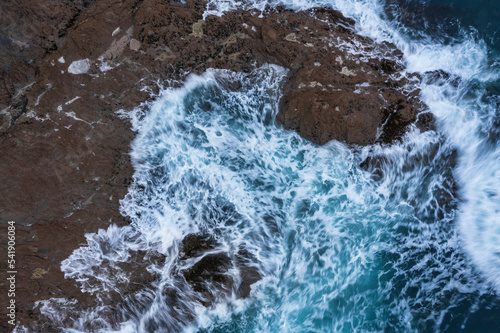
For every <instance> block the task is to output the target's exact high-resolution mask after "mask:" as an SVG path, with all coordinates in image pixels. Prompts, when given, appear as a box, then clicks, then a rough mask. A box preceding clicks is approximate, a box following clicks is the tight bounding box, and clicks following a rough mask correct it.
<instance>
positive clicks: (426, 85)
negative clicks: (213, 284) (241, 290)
mask: <svg viewBox="0 0 500 333" xmlns="http://www.w3.org/2000/svg"><path fill="white" fill-rule="evenodd" d="M266 4H272V5H277V4H284V5H286V6H288V7H291V8H293V9H304V8H309V7H311V6H313V5H328V6H332V7H333V8H336V9H339V10H340V11H341V12H343V13H344V15H346V16H349V17H352V18H354V19H355V21H356V28H357V30H358V32H359V33H361V34H363V35H367V36H370V37H372V38H374V39H376V40H378V41H382V40H389V41H391V42H393V43H395V44H396V45H397V46H398V47H399V48H400V49H401V50H403V52H404V55H405V61H406V63H407V66H408V69H407V70H408V72H419V73H421V74H422V75H423V76H424V82H423V83H422V85H421V90H422V93H421V96H422V99H423V100H424V101H425V102H426V103H427V105H428V106H429V111H430V112H432V113H433V114H434V115H435V117H436V119H437V127H438V129H437V131H435V132H434V131H429V132H426V133H420V132H419V131H418V130H417V129H412V130H410V131H409V133H408V134H407V135H406V136H405V138H404V140H403V142H402V143H399V144H395V145H393V146H391V147H385V146H380V145H374V146H371V147H366V148H363V149H361V148H352V147H351V148H349V147H347V146H345V145H343V144H341V143H338V142H331V143H329V144H327V145H325V146H323V147H318V146H316V145H313V144H311V143H309V142H307V141H306V140H304V139H302V138H300V137H299V136H298V135H297V134H295V133H293V132H289V131H285V130H283V129H282V128H281V127H280V126H279V125H277V124H276V123H275V121H274V117H275V114H276V112H277V102H278V100H279V97H280V82H281V81H282V77H283V75H284V74H285V70H284V69H282V68H279V67H277V66H272V65H270V66H265V67H263V68H260V69H258V70H256V71H254V72H253V73H251V74H249V75H243V74H238V73H229V72H225V71H215V70H210V71H208V72H207V73H205V74H204V75H202V76H199V77H198V76H191V77H190V78H189V79H188V80H187V82H186V83H185V85H184V86H183V87H182V88H178V89H166V90H164V91H163V92H162V93H161V96H159V97H158V98H157V100H156V101H154V102H152V103H150V104H149V105H146V106H145V107H143V108H140V109H137V111H136V112H135V113H134V115H133V117H132V123H133V126H134V128H135V129H136V130H137V133H138V134H137V138H136V139H135V141H134V142H133V146H132V149H133V151H132V158H133V163H134V168H135V175H134V184H133V185H132V186H131V188H130V191H129V194H128V196H127V197H126V198H125V199H124V200H123V201H122V206H121V209H122V213H123V215H124V216H127V217H129V218H130V219H131V221H132V225H131V226H129V227H125V228H116V227H111V228H110V229H108V230H102V231H100V232H99V233H98V234H93V235H88V244H89V246H87V247H82V248H80V249H78V250H76V251H75V252H74V253H73V255H72V256H71V257H70V258H68V259H67V260H65V261H64V262H63V265H62V269H63V271H64V272H65V273H66V274H67V276H68V277H73V278H76V279H77V280H78V281H80V283H81V284H82V288H83V289H84V290H86V291H92V292H94V294H95V295H96V297H97V298H98V299H99V298H102V299H104V298H105V297H106V294H108V293H109V292H110V291H112V290H115V289H116V288H117V286H118V285H119V284H120V283H124V282H126V280H127V279H128V277H127V275H126V272H121V271H120V268H119V263H121V262H126V261H127V260H130V251H131V250H138V249H140V250H148V251H151V252H159V253H162V254H165V255H166V258H167V259H166V260H165V262H164V263H162V264H158V265H153V264H152V265H151V266H150V267H149V268H148V269H149V270H151V271H155V272H157V273H158V275H159V276H160V278H159V279H158V281H157V282H155V283H153V284H152V285H151V286H150V287H149V289H147V290H143V291H141V292H138V293H137V294H135V295H129V296H127V297H128V299H129V301H126V302H125V303H127V305H126V306H122V307H121V312H120V315H121V316H120V318H119V320H118V322H121V324H120V325H112V324H110V320H109V318H107V317H106V316H105V314H106V313H107V312H106V311H108V310H109V309H107V307H106V306H105V305H103V306H101V307H97V308H96V309H95V310H94V311H91V312H90V313H85V314H81V316H80V319H79V320H77V321H75V322H74V323H73V324H72V325H71V326H73V328H74V329H75V330H83V331H85V330H86V329H87V327H89V326H88V325H91V326H92V325H93V327H94V328H95V329H97V328H100V329H101V330H102V331H116V330H119V331H123V332H136V331H147V332H150V331H158V332H162V331H191V332H325V331H335V332H336V331H341V332H351V331H363V332H364V331H369V332H372V331H377V332H378V331H396V332H411V331H447V332H455V331H470V332H474V331H490V332H493V331H498V330H499V327H500V317H498V316H497V314H498V311H499V310H500V297H499V296H498V295H499V294H500V224H499V222H498V221H500V148H499V147H498V137H499V136H498V134H499V132H498V124H499V122H498V119H499V115H498V110H499V108H498V106H499V98H498V84H497V82H498V80H499V72H498V58H497V57H496V56H495V54H496V52H495V45H496V44H495V43H496V42H495V39H494V38H496V37H495V36H496V35H495V31H496V30H495V29H496V28H494V26H495V24H497V23H498V22H497V21H495V22H493V23H492V25H487V24H486V25H485V27H486V28H484V29H483V27H482V26H480V25H478V26H477V28H475V29H476V30H475V29H473V28H470V27H469V26H468V24H474V22H476V21H475V20H474V19H470V18H469V17H464V18H463V20H462V21H460V20H461V18H458V21H459V26H460V28H458V29H455V28H450V27H445V28H444V29H441V30H437V29H430V28H429V27H430V26H432V24H434V23H432V22H431V21H432V20H433V19H434V18H433V17H431V16H429V17H428V18H426V17H424V18H425V19H426V20H427V21H426V22H431V23H429V24H428V25H425V24H418V25H414V24H412V21H411V20H410V19H408V16H407V17H406V18H405V17H403V15H402V14H401V13H404V10H406V9H405V8H406V7H404V6H407V7H408V6H410V5H411V6H414V4H415V1H407V2H406V3H401V2H400V3H399V5H398V7H395V3H391V4H390V6H389V5H388V4H386V3H382V2H378V1H376V0H361V1H347V0H333V1H327V0H324V1H292V0H284V1H281V2H277V1H276V2H273V1H261V2H253V3H246V4H243V3H235V2H226V1H212V2H211V3H210V4H209V6H208V11H207V13H219V14H220V13H221V12H223V11H224V10H230V9H232V8H235V6H240V7H242V6H251V7H255V8H261V9H262V8H264V6H265V5H266ZM440 4H441V5H442V4H443V2H441V3H440ZM454 4H455V6H456V5H457V4H458V2H455V3H454ZM424 5H425V6H427V5H428V6H434V5H435V2H426V3H424ZM418 6H423V5H422V3H419V4H418ZM463 10H465V11H466V12H468V13H470V12H471V10H470V9H467V8H466V7H463ZM431 12H432V11H431ZM421 13H422V15H424V16H425V15H426V13H427V12H426V11H425V10H422V11H421ZM478 15H480V14H478ZM481 15H482V14H481ZM444 16H446V15H444ZM471 17H472V16H471ZM485 17H486V20H487V19H488V17H489V16H488V15H486V16H485ZM455 19H456V18H455ZM450 20H451V19H450ZM424 21H425V20H424ZM446 22H448V21H447V20H445V19H443V20H442V22H441V23H440V24H446ZM450 22H451V21H450ZM450 24H457V23H456V22H455V21H454V22H452V23H450ZM419 27H420V28H419ZM492 27H493V28H492ZM417 29H420V30H417ZM488 29H490V30H488ZM431 31H432V32H431ZM490 37H491V38H490ZM488 38H489V40H488ZM436 70H443V71H446V72H448V73H449V74H450V75H449V77H445V78H442V79H438V80H431V79H430V78H431V76H432V74H429V73H427V72H428V71H436ZM228 81H239V82H241V85H242V86H241V88H239V89H237V90H231V89H228V87H229V86H231V85H228V84H226V83H227V82H228ZM367 157H371V158H374V159H376V160H377V161H379V163H378V168H379V170H376V171H377V172H376V176H374V175H373V174H372V173H370V172H366V171H365V170H363V169H361V168H360V167H359V165H360V163H361V162H362V161H363V160H364V159H365V158H367ZM192 233H203V234H210V235H212V236H213V237H214V238H215V239H217V241H218V245H217V248H216V250H214V251H216V252H217V251H219V252H224V253H228V254H229V255H230V256H233V257H234V256H235V253H238V251H240V250H241V249H244V250H245V251H246V253H248V256H247V258H248V261H249V265H250V266H252V267H254V268H256V269H257V270H258V271H259V273H260V275H261V277H262V279H261V280H260V281H258V282H257V283H255V284H254V285H252V291H251V293H250V297H248V298H246V299H243V300H242V299H239V298H237V297H236V296H235V295H234V294H233V295H232V296H230V297H229V298H227V299H223V300H222V301H221V302H220V303H218V305H216V306H212V307H209V308H205V307H204V306H202V305H201V303H200V302H199V301H197V300H196V298H195V297H194V296H193V293H192V291H191V290H190V289H189V288H188V287H187V286H186V285H185V284H183V283H182V282H180V281H179V280H178V279H176V278H175V274H174V273H175V272H176V270H177V269H178V267H177V266H178V265H179V262H178V261H176V258H177V255H178V252H179V244H180V242H181V240H182V239H183V237H184V236H186V235H188V234H192ZM103 262H107V263H110V264H109V267H110V268H109V269H106V270H100V271H97V270H96V267H98V266H99V265H100V264H101V263H103ZM193 264H194V262H187V263H184V264H183V265H184V268H187V267H191V266H192V265H193ZM190 265H191V266H190ZM229 274H230V275H231V276H232V277H233V279H234V280H235V281H240V280H241V275H242V274H243V272H242V271H241V269H239V268H238V267H233V268H232V269H231V270H230V272H229ZM96 277H97V278H96ZM168 288H173V289H174V290H177V293H178V294H179V295H181V297H180V298H181V300H180V301H178V302H177V303H176V305H175V307H174V306H173V305H172V304H173V303H171V302H170V303H169V301H168V299H167V298H166V297H167V296H165V293H164V292H163V291H164V290H166V289H168ZM124 298H126V297H124ZM57 302H59V303H58V304H59V305H57V304H55V303H57ZM63 303H64V301H53V303H50V302H44V303H43V304H44V306H45V308H44V309H45V312H46V313H47V314H49V315H51V316H53V318H54V320H57V317H58V315H59V316H63V315H64V311H63V309H62V307H61V305H60V304H63ZM103 304H104V303H103ZM65 306H67V307H69V308H71V304H68V303H66V305H65ZM89 323H90V324H89Z"/></svg>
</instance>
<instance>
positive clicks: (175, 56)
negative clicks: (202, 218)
mask: <svg viewBox="0 0 500 333" xmlns="http://www.w3.org/2000/svg"><path fill="white" fill-rule="evenodd" d="M205 8H206V4H205V2H204V1H199V0H194V1H187V2H181V1H175V0H171V1H157V0H144V1H139V0H125V1H118V0H79V1H71V2H70V1H66V0H47V1H35V2H31V1H24V0H16V1H11V2H8V3H7V2H4V3H2V4H1V5H0V12H1V13H2V14H3V15H2V16H1V17H2V18H1V20H2V24H1V27H0V41H1V43H2V46H3V50H2V51H1V55H0V73H1V78H0V84H1V85H2V89H1V91H0V93H1V95H0V109H1V110H2V111H0V193H2V195H1V196H0V222H1V223H2V225H3V226H4V225H7V222H8V221H15V222H16V230H17V234H16V236H17V240H16V243H17V244H16V251H17V252H16V260H17V271H18V274H17V281H16V285H17V295H16V302H17V303H16V306H17V314H16V321H17V323H18V325H19V326H24V327H26V328H28V329H29V331H34V332H37V331H40V330H41V331H50V330H52V329H56V328H54V327H52V326H50V322H47V320H46V319H44V318H42V316H41V314H40V310H39V308H37V307H35V306H34V304H35V302H36V301H39V300H44V299H49V298H52V297H64V298H67V299H76V300H78V301H79V302H80V304H82V306H83V307H85V306H91V304H92V302H93V299H92V296H91V295H88V294H84V293H82V292H81V291H80V289H79V286H78V283H77V282H76V281H72V280H70V279H65V278H64V276H63V273H62V272H61V270H60V263H61V261H62V260H64V259H66V258H67V257H68V256H69V255H70V254H71V253H72V251H73V250H74V249H76V248H78V247H80V246H81V245H82V244H84V243H85V234H86V233H92V232H96V231H97V230H98V229H99V228H101V229H102V228H107V227H108V226H109V225H111V224H117V225H119V226H120V225H126V224H127V221H126V219H125V218H124V217H123V216H121V215H120V212H119V200H120V199H122V198H123V197H124V196H125V194H126V193H127V189H128V186H129V185H130V184H131V182H132V174H133V168H132V166H131V163H130V156H129V155H128V153H129V151H130V143H131V140H132V139H133V137H134V132H133V131H132V129H131V126H130V124H129V122H128V120H127V119H124V118H123V117H122V116H120V115H119V114H118V113H117V112H118V111H120V110H121V111H122V113H126V112H127V111H130V110H132V109H134V108H135V107H138V106H139V105H140V104H141V103H142V102H145V101H147V100H150V99H151V98H154V95H155V94H156V93H157V92H158V91H159V89H160V88H161V87H162V86H166V85H170V86H179V85H181V84H182V81H183V80H184V79H185V78H186V76H187V75H188V74H191V73H194V74H201V73H203V72H204V71H205V70H206V69H207V68H219V69H228V70H231V71H243V72H250V71H252V70H253V69H255V68H257V67H260V66H263V65H265V64H277V65H280V66H282V67H285V68H287V69H288V70H289V75H288V77H287V80H286V82H284V85H283V98H282V101H281V106H280V110H279V113H278V116H277V121H278V122H279V123H280V124H282V126H283V127H284V128H285V129H287V130H294V131H297V132H298V133H299V134H300V135H301V136H302V137H304V138H306V139H308V140H310V141H312V142H314V143H317V144H319V145H322V144H325V143H327V142H329V141H331V140H338V141H341V142H344V143H347V144H350V145H369V144H373V143H382V144H390V143H391V142H393V141H394V140H398V139H399V138H401V136H402V135H403V134H404V133H405V131H406V128H407V127H408V126H409V125H410V124H416V125H417V126H418V127H419V128H421V129H422V130H425V129H427V128H430V127H432V123H433V120H432V117H431V116H430V115H429V114H428V113H425V112H422V111H425V105H423V104H422V103H421V102H420V101H419V99H418V93H419V92H418V90H417V89H416V88H415V86H416V83H417V82H418V80H419V77H418V76H417V75H411V74H409V75H405V76H403V75H402V74H401V72H402V71H404V64H403V61H402V54H401V52H400V51H399V50H397V49H396V47H395V46H394V45H391V44H387V43H386V44H378V43H376V42H374V41H372V40H370V39H368V38H366V37H362V36H359V35H357V34H356V33H355V28H354V22H353V21H351V20H350V19H347V18H345V17H343V16H342V14H340V13H339V12H337V11H334V10H330V9H324V8H316V9H312V10H308V11H301V12H293V11H290V10H286V9H284V8H277V9H269V10H267V11H265V12H263V13H262V12H260V11H255V10H248V11H243V10H238V11H232V12H228V13H226V14H225V15H223V16H221V17H219V16H207V17H205V18H204V17H203V14H204V12H205ZM4 235H6V233H2V242H1V244H0V246H1V248H2V253H4V251H5V249H6V245H7V241H6V238H5V236H4ZM200 237H201V236H192V239H194V240H197V239H199V238H200ZM192 239H188V240H186V244H189V243H190V242H191V243H192V242H193V241H192ZM207 242H208V243H210V242H209V241H207ZM189 246H191V245H189ZM186 247H188V245H186ZM191 247H192V246H191ZM189 251H194V252H195V251H197V250H196V246H194V249H191V250H189ZM189 251H188V250H186V252H189ZM137 256H138V258H140V257H142V258H143V257H144V256H145V254H141V253H138V254H137ZM212 259H213V260H215V261H217V260H222V261H223V262H225V261H226V260H227V259H226V258H219V259H217V258H212ZM158 260H161V258H160V259H158ZM139 261H140V260H139ZM202 264H203V263H202ZM0 265H1V266H0V267H2V271H3V272H6V271H7V267H6V265H5V263H4V262H2V263H1V264H0ZM207 265H210V263H207ZM222 266H224V265H222ZM197 270H199V271H201V270H202V268H200V267H198V268H197ZM219 273H220V272H215V273H214V274H219ZM248 276H249V280H248V281H246V282H245V283H246V284H245V285H242V286H240V288H242V289H244V290H243V291H242V293H241V296H242V297H244V296H245V295H247V294H248V292H249V284H251V283H253V282H252V281H255V280H256V279H258V278H259V277H258V274H257V273H255V272H249V274H248ZM185 278H186V279H187V280H190V279H191V281H192V284H193V285H196V283H197V281H198V280H199V274H197V272H196V270H195V271H193V272H189V274H186V275H185ZM134 279H135V280H134V281H133V282H134V283H135V284H145V283H148V281H150V280H151V279H154V277H151V276H143V275H137V276H136V277H135V278H134ZM224 283H226V282H224ZM0 286H1V288H2V290H3V289H4V288H7V284H6V282H5V279H3V280H2V282H1V284H0ZM0 297H2V298H1V299H2V304H4V298H5V297H6V293H5V292H4V291H2V293H1V296H0ZM5 311H6V310H5V307H2V311H0V312H1V315H2V316H3V317H5V315H6V313H5ZM43 325H45V326H43ZM0 327H1V328H2V330H4V329H12V328H13V327H10V326H8V325H7V323H6V322H5V321H2V322H1V323H0ZM41 327H43V328H41Z"/></svg>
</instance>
